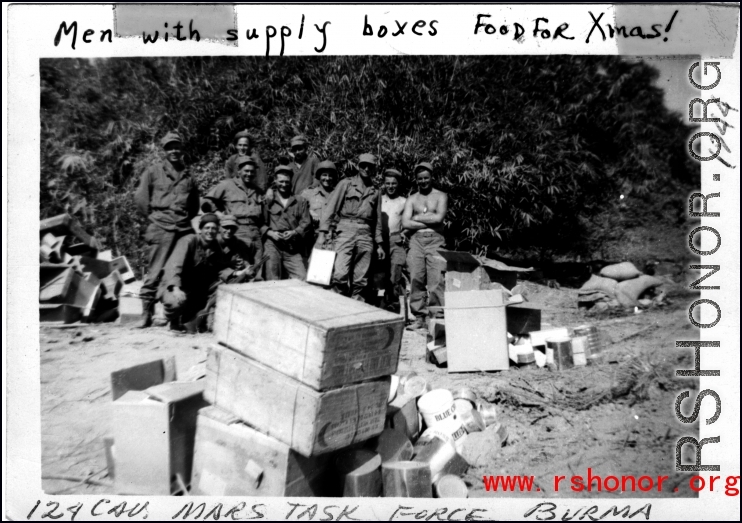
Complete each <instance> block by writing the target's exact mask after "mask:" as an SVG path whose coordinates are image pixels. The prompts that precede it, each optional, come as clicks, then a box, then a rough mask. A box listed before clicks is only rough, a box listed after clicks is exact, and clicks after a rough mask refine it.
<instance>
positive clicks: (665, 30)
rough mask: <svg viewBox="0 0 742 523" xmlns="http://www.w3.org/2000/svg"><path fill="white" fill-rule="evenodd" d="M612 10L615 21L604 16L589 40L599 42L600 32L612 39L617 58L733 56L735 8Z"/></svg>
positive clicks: (634, 7) (664, 6)
mask: <svg viewBox="0 0 742 523" xmlns="http://www.w3.org/2000/svg"><path fill="white" fill-rule="evenodd" d="M730 4H731V3H730ZM614 9H615V13H616V17H615V20H610V19H609V18H608V16H607V15H606V16H604V17H603V19H602V20H601V21H600V22H599V23H598V24H599V25H600V28H596V29H595V30H594V31H593V36H594V37H597V38H600V37H601V36H602V35H601V34H600V31H601V30H602V31H603V32H604V34H605V36H607V37H608V38H614V39H615V40H616V43H617V44H618V54H620V55H623V56H627V55H628V56H630V55H648V54H650V55H665V56H673V55H674V56H678V55H700V56H703V57H707V58H732V57H733V55H734V48H735V44H736V41H737V24H738V23H739V7H738V6H737V5H729V6H724V5H703V4H670V3H668V4H655V5H642V4H619V5H616V6H614ZM596 17H597V14H596ZM611 26H612V27H611Z"/></svg>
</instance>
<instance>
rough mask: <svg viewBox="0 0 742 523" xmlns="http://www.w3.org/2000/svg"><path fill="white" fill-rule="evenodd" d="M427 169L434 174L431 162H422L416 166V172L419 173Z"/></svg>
mask: <svg viewBox="0 0 742 523" xmlns="http://www.w3.org/2000/svg"><path fill="white" fill-rule="evenodd" d="M423 169H424V170H426V171H428V172H430V174H433V166H432V165H431V164H430V162H420V163H418V164H417V165H416V166H415V174H417V172H418V171H420V170H423Z"/></svg>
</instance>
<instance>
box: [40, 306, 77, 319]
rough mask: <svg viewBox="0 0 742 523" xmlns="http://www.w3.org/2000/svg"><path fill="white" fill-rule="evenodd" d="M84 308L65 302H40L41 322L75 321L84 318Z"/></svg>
mask: <svg viewBox="0 0 742 523" xmlns="http://www.w3.org/2000/svg"><path fill="white" fill-rule="evenodd" d="M82 313H83V309H82V308H81V307H76V306H74V305H67V304H65V303H39V321H40V322H41V323H75V322H76V321H80V319H81V318H82Z"/></svg>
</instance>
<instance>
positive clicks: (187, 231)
mask: <svg viewBox="0 0 742 523" xmlns="http://www.w3.org/2000/svg"><path fill="white" fill-rule="evenodd" d="M160 144H161V145H162V147H163V148H164V150H165V154H166V159H165V160H164V161H161V162H157V163H155V164H153V165H151V166H150V167H148V168H147V170H145V171H144V173H143V174H142V178H141V180H140V183H139V187H138V188H137V191H136V193H135V194H134V201H135V202H136V205H137V209H138V210H139V212H140V213H142V214H143V215H145V216H147V217H148V218H149V222H150V224H149V226H148V227H147V232H146V233H145V236H144V237H145V239H146V241H147V244H148V246H149V255H148V258H149V260H148V268H147V275H146V276H145V278H144V283H143V285H142V288H141V290H140V294H139V295H140V297H141V299H142V320H141V322H140V323H139V324H138V325H137V326H138V327H139V328H146V327H149V326H151V325H152V316H153V314H154V306H155V301H156V299H157V290H158V286H159V283H160V279H161V277H162V273H163V270H164V268H165V264H166V262H167V260H168V257H169V256H170V254H171V252H172V250H173V248H174V246H175V244H176V243H177V242H178V240H180V239H181V238H183V237H186V236H191V235H193V228H192V227H191V220H192V219H193V218H194V217H195V216H196V214H198V206H199V195H198V188H197V187H196V183H195V182H194V180H193V178H191V176H190V174H189V172H188V169H187V168H186V166H185V164H184V162H183V140H182V139H181V137H180V135H179V134H178V133H175V132H168V133H167V134H166V135H165V136H164V137H163V138H162V140H160Z"/></svg>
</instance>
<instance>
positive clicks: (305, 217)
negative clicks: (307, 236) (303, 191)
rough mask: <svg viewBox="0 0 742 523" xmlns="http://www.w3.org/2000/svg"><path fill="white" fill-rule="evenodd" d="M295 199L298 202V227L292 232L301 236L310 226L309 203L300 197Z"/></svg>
mask: <svg viewBox="0 0 742 523" xmlns="http://www.w3.org/2000/svg"><path fill="white" fill-rule="evenodd" d="M297 199H298V200H299V226H298V227H297V228H296V229H294V230H295V231H296V234H298V235H299V236H303V235H304V233H306V232H307V229H308V228H309V227H310V226H311V225H312V216H311V215H310V214H309V202H308V201H307V200H306V199H305V198H302V197H299V198H297Z"/></svg>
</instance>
